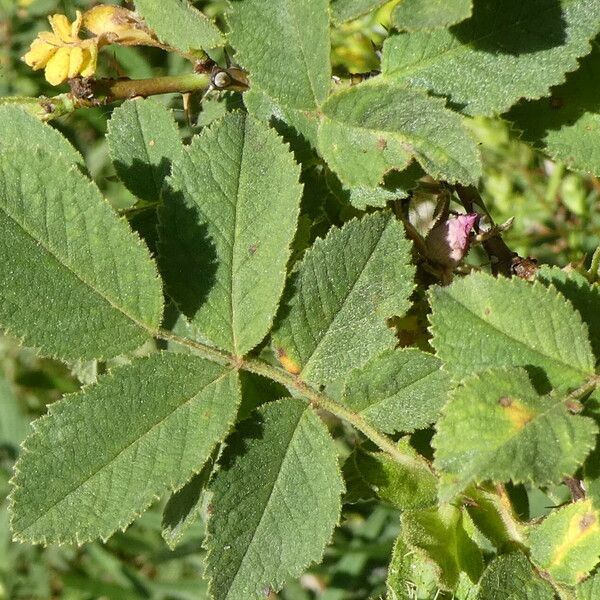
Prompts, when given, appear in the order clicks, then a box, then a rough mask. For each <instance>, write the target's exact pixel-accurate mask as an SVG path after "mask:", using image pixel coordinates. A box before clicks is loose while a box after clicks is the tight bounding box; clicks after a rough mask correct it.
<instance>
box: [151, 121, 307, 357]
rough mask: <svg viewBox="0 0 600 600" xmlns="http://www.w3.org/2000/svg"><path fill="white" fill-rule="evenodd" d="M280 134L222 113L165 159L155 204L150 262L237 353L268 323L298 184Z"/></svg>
mask: <svg viewBox="0 0 600 600" xmlns="http://www.w3.org/2000/svg"><path fill="white" fill-rule="evenodd" d="M299 176H300V168H299V166H298V165H297V164H296V163H295V162H294V159H293V156H292V154H291V152H290V151H289V149H288V148H287V146H286V145H285V144H283V142H282V141H281V139H280V138H279V136H278V135H277V134H276V133H275V131H273V130H272V129H270V128H269V127H267V126H266V125H264V124H263V123H261V122H259V121H256V120H255V119H254V118H252V117H250V116H247V115H244V114H243V113H240V112H236V113H230V114H228V115H227V116H226V117H225V118H223V119H222V120H220V121H218V122H217V123H215V124H213V125H212V126H211V127H209V128H208V129H204V130H203V132H202V133H201V134H200V135H199V136H198V137H197V138H195V140H194V141H193V142H192V144H191V145H190V146H189V147H187V148H186V150H185V155H184V158H183V159H182V160H181V161H179V162H176V163H175V164H174V165H173V174H172V176H171V177H170V179H169V180H168V186H169V189H168V190H167V191H165V194H164V196H165V197H164V202H163V205H162V207H161V210H160V220H161V224H160V240H161V241H160V245H159V264H160V266H161V271H162V273H163V276H164V278H165V284H166V287H167V291H168V292H169V295H170V296H171V298H172V299H173V300H174V301H175V303H176V304H177V305H178V306H179V308H180V310H181V311H182V312H183V314H185V315H186V316H187V317H188V319H189V321H190V324H191V325H192V327H193V328H195V329H196V330H197V331H198V332H200V334H201V335H202V336H204V337H206V338H207V339H209V340H211V342H212V343H213V344H215V345H217V346H219V347H220V348H224V349H225V350H228V351H230V352H233V353H234V354H236V355H238V356H242V355H244V354H246V353H247V352H248V351H249V350H251V349H252V348H254V346H256V345H257V344H258V343H259V342H260V341H261V340H262V339H263V338H264V336H265V335H266V334H267V332H268V331H269V329H270V328H271V325H272V322H273V318H274V316H275V313H276V311H277V306H278V304H279V299H280V296H281V293H282V291H283V288H284V284H285V278H286V265H287V261H288V258H289V256H290V246H291V243H292V240H293V238H294V233H295V231H296V223H297V219H298V212H299V205H300V198H301V195H302V186H301V185H300V183H299V181H298V180H299Z"/></svg>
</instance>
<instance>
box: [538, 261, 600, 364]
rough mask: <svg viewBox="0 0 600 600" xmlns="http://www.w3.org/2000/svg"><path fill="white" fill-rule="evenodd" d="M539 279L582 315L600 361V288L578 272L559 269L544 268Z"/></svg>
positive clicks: (540, 270)
mask: <svg viewBox="0 0 600 600" xmlns="http://www.w3.org/2000/svg"><path fill="white" fill-rule="evenodd" d="M537 277H538V279H539V280H540V281H542V282H543V283H545V284H552V285H553V286H554V287H555V288H556V289H557V290H558V291H559V292H560V293H561V294H562V295H563V296H564V297H565V298H566V299H567V300H569V302H570V303H571V304H572V305H573V308H574V309H575V310H576V311H577V312H578V313H579V314H580V315H581V318H582V319H583V322H584V323H585V324H586V326H587V328H588V331H589V337H590V343H591V345H592V349H593V351H594V355H595V356H596V359H600V311H598V307H599V306H600V287H599V286H598V284H594V285H590V283H589V281H588V280H587V279H586V278H585V277H584V276H583V275H581V273H578V272H577V271H574V270H571V271H568V272H567V271H563V270H562V269H559V268H558V267H549V266H545V265H544V266H542V267H540V269H539V270H538V273H537Z"/></svg>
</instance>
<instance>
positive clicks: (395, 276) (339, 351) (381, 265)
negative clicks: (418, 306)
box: [273, 212, 414, 383]
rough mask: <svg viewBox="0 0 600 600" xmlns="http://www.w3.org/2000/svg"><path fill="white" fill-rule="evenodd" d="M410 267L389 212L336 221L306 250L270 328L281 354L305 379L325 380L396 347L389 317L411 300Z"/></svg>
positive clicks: (406, 245) (407, 252)
mask: <svg viewBox="0 0 600 600" xmlns="http://www.w3.org/2000/svg"><path fill="white" fill-rule="evenodd" d="M413 277H414V267H413V266H412V265H411V264H410V243H409V242H408V241H407V240H406V238H405V237H404V229H403V227H402V224H401V223H399V222H398V221H396V220H395V219H394V218H393V216H392V215H391V213H389V212H380V213H375V214H370V215H366V216H365V217H363V218H362V219H361V220H360V221H359V220H353V221H350V222H348V223H346V224H345V225H344V226H343V227H342V228H341V229H337V228H333V229H331V231H330V232H329V234H328V235H327V237H326V238H325V239H317V241H316V242H315V243H314V244H313V246H312V247H311V248H310V249H309V250H308V251H307V252H306V254H305V255H304V259H303V260H302V262H301V263H300V265H299V267H298V270H297V272H296V273H295V277H293V278H292V283H291V285H290V289H289V293H290V296H291V297H290V300H289V304H288V305H287V306H283V307H282V310H281V315H280V318H279V322H278V323H277V325H276V328H275V331H274V333H273V344H274V348H275V351H276V353H277V355H278V357H279V360H280V361H281V363H282V364H283V366H284V367H285V368H286V369H287V370H288V371H290V372H292V373H296V374H298V373H300V376H301V378H302V379H304V380H305V381H311V382H315V383H328V382H331V381H333V380H335V379H338V378H340V377H343V376H344V375H346V374H347V373H348V372H349V371H350V370H351V369H353V368H356V367H361V366H363V365H364V364H365V363H366V362H367V361H368V360H369V359H370V358H372V357H373V356H376V355H377V354H379V353H380V352H381V351H383V350H385V349H388V348H393V347H394V345H395V341H396V340H395V337H394V335H393V333H392V331H391V330H390V329H389V328H388V326H387V324H386V318H387V317H390V316H393V315H402V314H404V312H405V311H406V310H407V309H408V307H409V300H408V298H409V296H410V294H411V293H412V290H413Z"/></svg>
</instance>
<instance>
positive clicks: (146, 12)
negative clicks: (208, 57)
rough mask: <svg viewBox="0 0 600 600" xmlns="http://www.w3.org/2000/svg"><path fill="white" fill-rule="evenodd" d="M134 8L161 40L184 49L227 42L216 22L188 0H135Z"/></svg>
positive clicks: (200, 48)
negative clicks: (158, 0)
mask: <svg viewBox="0 0 600 600" xmlns="http://www.w3.org/2000/svg"><path fill="white" fill-rule="evenodd" d="M135 8H136V9H137V10H138V11H139V13H140V15H141V16H142V17H143V18H144V20H145V21H146V23H147V24H148V26H149V27H150V28H151V29H152V30H153V31H154V32H155V33H156V35H157V36H158V39H159V40H160V41H161V42H163V43H165V44H169V45H170V46H173V47H174V48H178V49H179V50H181V51H182V52H186V53H187V52H192V53H193V52H194V51H198V50H210V49H211V48H216V47H218V46H223V45H224V43H225V37H224V36H223V34H222V33H221V32H220V31H219V29H218V28H217V26H216V25H215V24H214V23H213V22H212V21H211V20H210V19H209V18H208V17H206V16H205V15H204V14H203V13H201V12H200V11H199V10H198V9H197V8H195V7H194V6H192V5H191V4H190V2H189V0H160V2H157V1H156V0H135Z"/></svg>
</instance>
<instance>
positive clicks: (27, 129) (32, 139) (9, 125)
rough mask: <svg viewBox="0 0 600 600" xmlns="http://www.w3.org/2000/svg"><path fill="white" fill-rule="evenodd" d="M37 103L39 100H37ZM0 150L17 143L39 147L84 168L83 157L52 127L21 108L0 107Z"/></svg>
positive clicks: (11, 106)
mask: <svg viewBox="0 0 600 600" xmlns="http://www.w3.org/2000/svg"><path fill="white" fill-rule="evenodd" d="M38 101H39V99H38ZM0 131H1V132H2V136H0V149H2V148H4V147H6V146H8V147H9V148H10V147H11V146H13V145H14V144H15V143H17V142H18V144H19V145H23V146H29V147H33V146H40V147H41V148H45V149H46V150H47V151H48V152H51V153H52V154H61V155H62V156H64V158H65V160H67V161H69V162H71V163H72V164H75V165H78V166H80V167H82V168H85V161H84V160H83V157H82V156H81V154H79V152H77V150H75V148H73V146H71V144H70V143H69V142H68V140H67V139H66V138H65V137H63V136H62V135H61V134H60V133H59V132H58V131H57V130H56V129H54V127H51V126H50V125H47V124H45V123H42V122H41V121H40V120H39V119H36V118H35V117H34V116H33V115H32V114H31V113H30V112H28V111H27V110H26V109H25V108H23V107H21V106H14V105H6V106H2V105H0Z"/></svg>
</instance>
